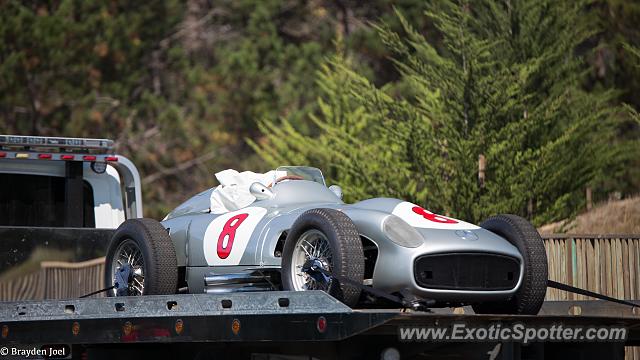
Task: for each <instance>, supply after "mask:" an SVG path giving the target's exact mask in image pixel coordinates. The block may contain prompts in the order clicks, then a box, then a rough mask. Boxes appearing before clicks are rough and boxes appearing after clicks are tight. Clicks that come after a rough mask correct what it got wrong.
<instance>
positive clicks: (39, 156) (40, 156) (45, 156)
mask: <svg viewBox="0 0 640 360" xmlns="http://www.w3.org/2000/svg"><path fill="white" fill-rule="evenodd" d="M38 159H51V154H38Z"/></svg>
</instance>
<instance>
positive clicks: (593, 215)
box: [538, 196, 640, 234]
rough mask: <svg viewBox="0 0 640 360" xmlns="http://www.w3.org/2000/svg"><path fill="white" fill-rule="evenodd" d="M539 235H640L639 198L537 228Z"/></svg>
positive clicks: (601, 207) (598, 208)
mask: <svg viewBox="0 0 640 360" xmlns="http://www.w3.org/2000/svg"><path fill="white" fill-rule="evenodd" d="M538 231H540V234H553V233H572V234H640V196H635V197H632V198H629V199H624V200H617V201H609V202H606V203H603V204H599V205H597V206H595V207H594V208H593V209H591V211H589V212H585V213H583V214H580V215H578V216H577V217H576V218H575V219H574V220H573V221H571V222H568V223H567V221H566V220H565V221H559V222H555V223H552V224H547V225H543V226H541V227H540V228H538Z"/></svg>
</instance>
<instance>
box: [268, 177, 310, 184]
mask: <svg viewBox="0 0 640 360" xmlns="http://www.w3.org/2000/svg"><path fill="white" fill-rule="evenodd" d="M284 180H304V178H303V177H302V176H300V175H285V176H281V177H279V178H277V179H276V181H274V182H273V183H272V184H269V186H267V187H272V186H274V185H275V184H277V183H279V182H281V181H284Z"/></svg>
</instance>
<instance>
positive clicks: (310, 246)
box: [291, 229, 333, 291]
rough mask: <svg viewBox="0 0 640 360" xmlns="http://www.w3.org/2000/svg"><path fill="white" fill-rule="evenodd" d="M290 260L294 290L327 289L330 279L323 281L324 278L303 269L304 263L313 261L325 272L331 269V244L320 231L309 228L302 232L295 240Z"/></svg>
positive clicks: (329, 271) (329, 285)
mask: <svg viewBox="0 0 640 360" xmlns="http://www.w3.org/2000/svg"><path fill="white" fill-rule="evenodd" d="M291 260H292V265H293V266H291V279H292V280H293V287H294V290H296V291H301V290H323V291H328V290H329V288H330V287H331V282H332V279H328V280H327V281H324V279H322V278H318V276H316V277H314V276H311V275H310V274H309V272H307V271H304V268H305V264H309V262H315V264H318V266H320V267H321V268H322V269H323V270H325V271H326V272H327V273H331V271H332V268H333V263H332V254H331V246H330V245H329V239H327V237H326V236H325V235H324V234H323V233H322V232H321V231H319V230H316V229H311V230H307V231H306V232H305V233H303V234H302V235H301V236H300V237H299V238H298V241H297V242H296V245H295V248H294V249H293V255H292V259H291ZM320 275H321V274H320Z"/></svg>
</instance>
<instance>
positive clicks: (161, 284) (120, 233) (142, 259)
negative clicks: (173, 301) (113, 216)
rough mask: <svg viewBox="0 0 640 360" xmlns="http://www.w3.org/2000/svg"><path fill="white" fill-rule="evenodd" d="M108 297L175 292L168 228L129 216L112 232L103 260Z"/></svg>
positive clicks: (175, 271)
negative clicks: (108, 288)
mask: <svg viewBox="0 0 640 360" xmlns="http://www.w3.org/2000/svg"><path fill="white" fill-rule="evenodd" d="M104 279H105V287H114V288H113V289H112V290H110V291H108V292H107V295H109V296H140V295H166V294H175V292H176V290H177V287H178V265H177V258H176V250H175V247H174V245H173V241H172V240H171V236H169V234H168V233H167V230H166V229H165V228H164V227H163V226H162V224H160V223H159V222H158V221H156V220H152V219H129V220H127V221H125V222H123V223H122V224H121V225H120V227H118V230H116V232H115V233H114V234H113V237H112V239H111V243H110V244H109V248H108V249H107V257H106V260H105V276H104Z"/></svg>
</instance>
